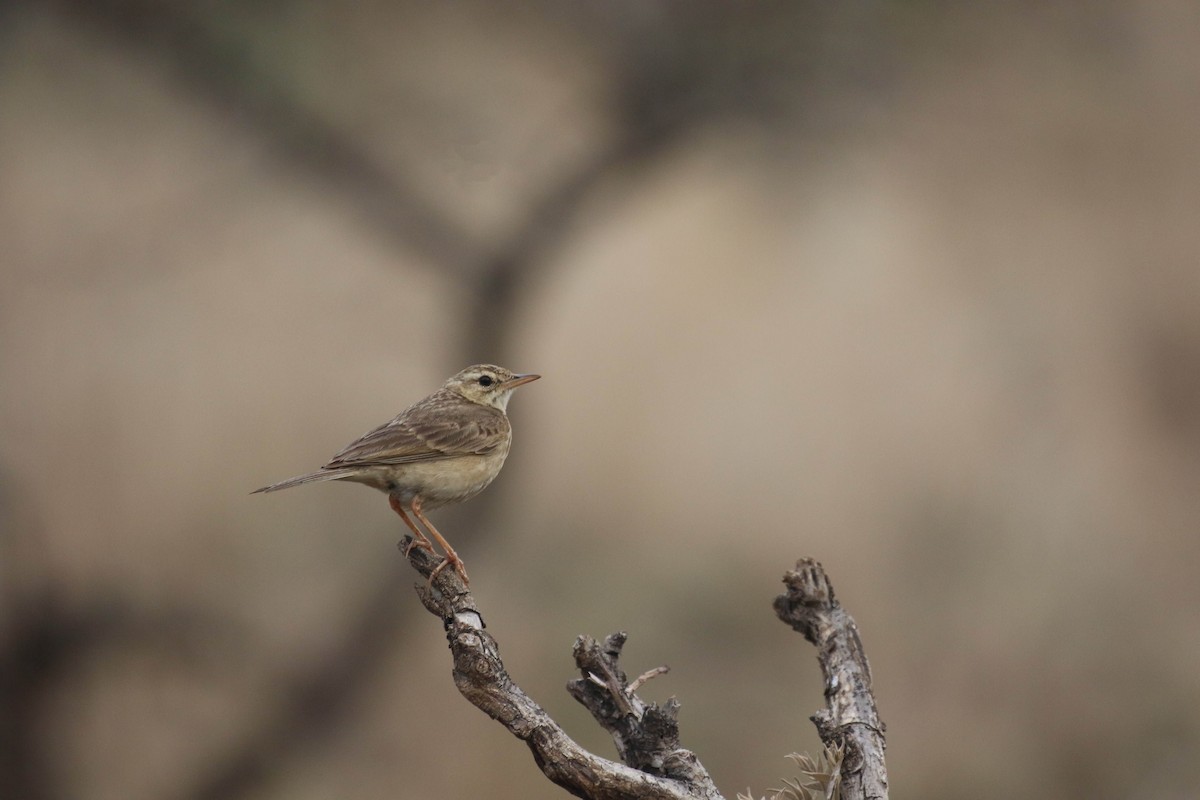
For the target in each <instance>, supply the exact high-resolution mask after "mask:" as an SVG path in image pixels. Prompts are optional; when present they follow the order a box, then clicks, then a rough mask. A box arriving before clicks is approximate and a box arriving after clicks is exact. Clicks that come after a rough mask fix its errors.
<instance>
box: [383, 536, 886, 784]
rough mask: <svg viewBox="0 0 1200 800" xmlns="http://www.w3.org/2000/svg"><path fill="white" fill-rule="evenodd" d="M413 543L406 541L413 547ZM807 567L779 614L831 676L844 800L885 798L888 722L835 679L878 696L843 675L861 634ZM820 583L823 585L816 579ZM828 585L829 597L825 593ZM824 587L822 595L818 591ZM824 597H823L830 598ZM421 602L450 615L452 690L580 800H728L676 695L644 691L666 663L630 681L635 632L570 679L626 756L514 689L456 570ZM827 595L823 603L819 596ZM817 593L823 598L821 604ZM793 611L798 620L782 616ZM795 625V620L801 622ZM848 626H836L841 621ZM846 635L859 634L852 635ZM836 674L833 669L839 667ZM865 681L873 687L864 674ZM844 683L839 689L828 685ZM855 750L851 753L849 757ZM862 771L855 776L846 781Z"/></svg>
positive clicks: (427, 556)
mask: <svg viewBox="0 0 1200 800" xmlns="http://www.w3.org/2000/svg"><path fill="white" fill-rule="evenodd" d="M408 541H409V540H408V539H405V540H404V541H402V542H401V543H400V548H401V550H402V551H405V550H406V548H407V545H408ZM407 554H408V560H409V561H410V563H411V564H412V565H413V567H414V568H415V569H416V570H417V571H418V572H419V573H420V574H421V575H422V576H424V577H425V578H426V579H428V577H429V575H430V574H431V573H432V572H433V570H434V569H435V568H436V567H437V566H438V564H439V563H440V558H439V557H438V556H436V555H434V554H432V553H430V552H429V551H427V550H425V549H422V548H419V547H415V548H412V549H411V550H408V551H407ZM801 564H802V565H807V566H806V567H805V569H804V570H803V571H801V569H800V567H798V568H797V571H796V572H789V573H788V577H787V578H786V579H785V580H787V581H788V585H789V593H788V594H787V595H784V596H782V597H780V598H779V599H777V600H776V610H777V611H778V612H779V614H780V616H781V618H783V619H785V621H788V622H790V623H791V624H793V627H796V629H797V630H800V631H801V632H802V633H804V634H805V636H806V637H807V638H808V639H809V640H810V641H812V642H814V643H815V644H817V645H818V648H819V650H820V656H819V657H820V658H821V663H822V667H823V668H825V667H826V665H827V663H828V664H829V665H830V669H826V696H827V697H829V698H830V710H828V711H826V712H822V714H819V715H817V716H815V717H813V721H814V722H816V723H817V728H818V731H819V732H820V733H821V736H822V739H824V740H825V741H826V742H827V743H830V742H834V741H836V742H843V741H844V742H846V747H847V749H848V751H850V752H848V755H847V758H846V759H845V760H844V761H843V767H842V770H843V785H842V794H841V796H842V797H843V798H846V799H847V800H849V799H850V798H858V797H886V785H887V784H886V780H887V778H886V772H883V771H882V764H883V762H882V733H881V731H882V725H881V724H880V723H879V721H878V717H876V716H874V703H873V701H872V702H871V704H870V709H871V715H869V716H864V717H862V718H861V719H860V717H859V716H856V714H859V709H858V706H857V705H851V706H847V707H846V708H843V707H842V703H841V702H840V701H839V702H838V703H837V704H835V703H834V698H840V697H841V694H840V690H839V686H838V683H837V682H836V681H842V682H849V681H853V682H854V683H855V685H856V687H857V688H856V690H855V691H853V692H851V693H850V694H849V695H848V696H847V699H848V700H849V699H853V700H855V701H858V700H860V699H861V697H860V692H859V691H858V690H860V689H861V690H865V692H866V694H867V695H868V696H869V694H870V675H869V672H864V673H862V675H857V674H856V673H852V672H849V671H846V667H844V666H843V665H848V666H854V665H858V664H861V666H862V667H863V668H864V669H865V667H866V659H865V657H862V648H861V644H860V643H859V641H858V636H857V633H854V632H853V630H854V622H853V620H852V619H850V617H849V615H848V614H846V613H845V612H844V611H843V610H842V609H841V607H840V606H838V605H837V603H836V601H835V600H834V599H833V592H832V590H831V589H829V586H828V581H827V580H824V572H823V571H821V568H820V565H818V564H816V562H813V561H804V562H801ZM818 576H819V579H818ZM821 587H823V590H822V589H821ZM811 590H816V591H811ZM822 591H823V592H824V593H823V594H822ZM417 592H418V594H419V595H420V597H421V602H422V603H423V604H424V605H425V608H426V609H428V610H429V612H430V613H432V614H434V615H435V616H437V617H438V618H440V619H441V620H442V624H443V625H444V626H445V628H446V639H447V642H448V643H449V646H450V652H451V655H452V657H453V659H454V683H455V685H456V686H457V687H458V690H459V692H461V693H462V695H463V696H464V697H466V698H467V699H468V700H469V701H471V703H472V704H474V705H475V706H476V707H477V708H479V709H480V710H481V711H483V712H484V713H485V714H487V715H488V716H490V717H491V718H492V719H494V720H496V721H497V722H499V723H500V724H501V725H503V726H504V727H505V728H506V729H507V730H508V731H509V733H511V734H512V735H513V736H516V737H517V738H518V739H520V740H521V741H523V742H525V743H526V745H528V747H529V749H530V750H531V751H532V752H533V758H534V761H535V762H536V763H537V765H538V767H539V768H540V769H541V770H542V772H543V773H544V774H545V775H546V777H547V778H549V779H550V780H551V781H553V782H554V783H556V784H558V785H559V786H562V787H563V788H564V789H566V790H567V791H568V792H570V793H571V794H573V795H575V796H576V797H582V798H589V799H590V800H635V799H636V800H646V799H648V798H650V799H654V800H658V799H661V800H724V798H723V797H722V795H721V793H720V792H719V791H718V790H717V788H716V786H715V785H714V784H713V782H712V779H711V778H710V777H709V775H708V772H707V770H705V769H704V766H703V765H702V764H701V763H700V761H699V759H697V758H696V756H695V754H694V753H692V752H691V751H690V750H687V749H685V748H684V747H682V746H681V744H680V741H679V725H678V720H677V714H678V710H679V703H678V702H677V701H676V700H674V699H671V700H669V701H668V702H667V703H666V704H664V705H662V706H659V705H657V704H655V703H647V702H646V701H644V700H642V699H641V698H640V697H639V696H638V695H637V691H636V690H637V689H638V688H639V687H640V686H641V685H642V684H644V683H645V682H646V681H647V680H650V679H651V678H653V677H655V676H657V675H660V674H662V673H663V672H665V671H666V668H665V667H659V668H656V669H653V670H650V671H648V672H646V673H643V674H642V675H641V676H639V677H637V678H635V679H634V680H633V681H630V680H629V679H628V677H627V676H626V674H625V671H624V670H623V669H622V668H621V666H620V663H619V659H620V655H621V649H622V647H623V646H624V644H625V640H626V635H625V634H624V633H615V634H612V635H611V636H609V637H607V638H606V639H605V640H604V641H603V642H597V641H596V640H595V639H592V638H591V637H587V636H581V637H579V638H578V639H577V640H576V642H575V648H574V657H575V664H576V666H577V667H578V669H579V671H580V677H578V678H575V679H574V680H572V681H570V682H569V683H568V684H567V691H568V692H570V694H571V696H572V697H574V698H575V699H576V700H578V701H579V702H580V703H581V704H583V706H584V707H586V708H587V709H588V711H590V712H591V714H592V716H593V717H594V718H595V720H596V722H597V723H599V724H600V725H601V726H602V727H603V728H604V729H605V730H607V731H608V732H609V734H610V735H611V736H612V737H613V742H614V743H615V745H616V748H617V753H618V754H619V756H620V758H621V761H620V762H617V761H612V760H609V759H606V758H601V757H600V756H597V755H595V754H593V753H590V752H588V751H587V750H585V749H584V748H582V747H581V746H580V745H579V744H578V743H577V742H575V741H574V740H573V739H571V737H569V736H568V735H567V734H566V732H564V731H563V729H562V728H561V727H560V726H559V725H558V723H556V722H555V721H554V720H553V719H551V718H550V716H549V715H548V714H547V713H546V712H545V710H543V709H542V708H541V706H539V705H538V704H537V703H535V702H534V701H533V700H532V699H531V698H530V697H529V696H528V695H527V694H525V692H524V691H522V690H521V688H520V687H519V686H517V685H516V684H515V683H513V681H512V679H511V678H510V677H509V675H508V672H507V671H506V670H505V668H504V663H503V661H502V660H501V659H500V652H499V647H498V645H497V643H496V640H495V639H493V638H492V636H491V635H490V634H489V633H488V632H487V631H486V630H485V629H484V627H485V626H484V622H483V616H482V614H480V612H479V609H478V607H477V606H476V605H475V600H474V597H473V596H472V595H471V593H470V591H469V590H468V589H467V587H466V586H465V585H464V584H463V583H462V581H461V579H460V578H459V576H458V575H457V574H455V573H454V571H453V570H442V571H441V572H440V573H439V574H438V575H437V576H436V578H435V579H434V580H433V582H432V583H431V584H430V583H426V582H422V583H420V584H419V585H418V586H417ZM820 597H823V598H824V600H819V598H820ZM814 598H818V599H814ZM785 613H786V614H788V615H789V616H785ZM793 620H795V621H793ZM847 623H848V625H849V628H839V625H845V624H847ZM847 631H849V632H851V633H852V635H848V634H847ZM851 642H852V643H853V648H854V650H853V652H852V653H850V652H847V653H844V654H838V653H837V652H835V651H838V650H839V648H842V647H845V646H848V645H849V643H851ZM831 670H832V671H831ZM864 675H865V682H864V680H863V676H864ZM831 680H833V681H835V682H834V683H830V681H831ZM860 728H862V729H865V730H866V731H867V732H874V733H875V734H878V740H879V748H878V755H879V762H878V770H876V769H875V768H874V766H871V767H870V769H868V766H867V764H866V762H867V761H868V760H869V759H873V758H874V754H875V751H874V750H870V749H868V748H867V747H866V746H865V745H861V744H858V741H859V740H858V739H857V738H855V737H856V736H858V735H860V731H859V729H860ZM851 753H852V754H853V758H851ZM847 770H853V771H854V773H855V776H856V777H853V778H852V777H851V776H850V775H849V774H847ZM868 774H869V775H872V776H874V775H876V774H878V775H881V776H882V781H883V783H882V786H883V794H879V793H875V794H869V795H866V794H854V793H853V791H851V789H852V788H862V787H865V786H868V785H871V786H874V784H868V783H867V782H866V781H864V780H863V776H865V775H868Z"/></svg>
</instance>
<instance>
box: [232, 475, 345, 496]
mask: <svg viewBox="0 0 1200 800" xmlns="http://www.w3.org/2000/svg"><path fill="white" fill-rule="evenodd" d="M353 473H354V470H352V469H321V470H317V471H316V472H310V473H308V474H307V475H297V476H296V477H294V478H288V479H287V480H286V481H280V482H279V483H272V484H271V485H270V486H264V487H262V488H261V489H255V490H254V491H253V492H251V493H250V494H258V493H259V492H278V491H279V490H280V489H290V488H292V487H293V486H299V485H301V484H303V483H316V482H317V481H336V480H337V479H338V478H344V477H346V476H347V475H352V474H353Z"/></svg>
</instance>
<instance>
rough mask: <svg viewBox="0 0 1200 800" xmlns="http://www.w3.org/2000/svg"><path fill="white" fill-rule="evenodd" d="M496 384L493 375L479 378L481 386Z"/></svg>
mask: <svg viewBox="0 0 1200 800" xmlns="http://www.w3.org/2000/svg"><path fill="white" fill-rule="evenodd" d="M495 382H496V381H495V380H494V379H493V378H492V376H491V375H480V376H479V385H480V386H491V385H492V384H493V383H495Z"/></svg>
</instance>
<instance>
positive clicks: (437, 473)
mask: <svg viewBox="0 0 1200 800" xmlns="http://www.w3.org/2000/svg"><path fill="white" fill-rule="evenodd" d="M540 377H541V376H540V375H517V374H514V373H512V372H509V371H508V370H506V369H504V368H503V367H497V366H494V365H492V364H477V365H475V366H473V367H467V368H466V369H464V370H463V371H462V372H460V373H458V374H457V375H455V376H454V377H453V378H451V379H450V380H448V381H446V383H445V385H443V386H442V388H441V389H438V390H437V391H436V392H434V393H433V394H431V395H429V396H428V397H426V398H425V399H424V400H421V401H420V402H418V403H416V404H415V405H412V406H410V407H408V408H407V409H405V410H404V411H401V412H400V413H399V414H398V415H397V416H396V417H395V418H394V419H393V420H392V421H391V422H388V423H385V424H383V425H380V426H379V427H378V428H376V429H374V430H372V431H369V432H367V433H365V434H363V436H362V437H361V438H360V439H358V440H357V441H355V442H353V443H351V444H349V445H348V446H346V447H345V448H344V449H343V450H342V451H341V452H340V453H338V454H337V455H335V456H334V457H333V459H332V460H331V461H330V462H329V463H328V464H326V465H325V466H323V467H321V468H320V469H319V470H317V471H316V472H310V473H308V474H307V475H297V476H296V477H295V478H288V479H287V480H285V481H280V482H279V483H273V484H271V485H270V486H264V487H262V488H261V489H255V490H254V492H252V493H251V494H257V493H259V492H274V491H277V490H279V489H290V488H291V487H293V486H299V485H300V484H303V483H313V482H315V481H355V482H356V483H365V484H366V485H367V486H371V487H374V488H376V489H378V490H380V491H381V492H387V495H388V503H389V504H390V505H391V507H392V510H393V511H395V512H396V513H397V514H399V515H400V519H402V520H404V524H405V525H407V526H408V528H409V530H411V531H412V532H413V542H412V544H413V545H416V546H419V547H424V548H426V549H428V550H429V551H430V552H435V551H434V549H433V545H432V543H430V541H429V538H428V537H427V536H426V535H425V534H424V533H423V532H422V531H421V529H420V528H419V527H418V526H417V524H416V523H415V522H413V517H415V518H416V519H417V521H419V522H420V523H421V525H423V526H424V527H425V529H426V530H428V531H429V533H430V534H432V535H433V538H434V539H436V540H437V543H438V544H439V545H441V546H442V549H443V550H445V552H446V558H445V560H444V561H442V563H441V564H439V565H438V566H437V568H436V569H435V570H434V571H433V573H432V574H431V575H430V576H429V580H430V581H431V582H432V581H433V579H434V577H436V576H437V574H438V573H439V572H441V571H442V570H443V569H445V568H446V567H447V566H453V567H454V569H455V570H456V571H457V572H458V574H459V575H460V576H462V579H463V582H464V583H466V582H468V581H467V571H466V569H465V568H464V567H463V563H462V559H460V558H459V557H458V553H456V552H454V548H453V547H451V546H450V543H449V542H447V541H446V540H445V538H443V537H442V535H441V534H440V533H438V530H437V528H435V527H434V526H433V523H431V522H430V521H429V519H428V518H426V516H425V513H424V512H425V511H428V510H430V509H434V508H438V507H439V506H445V505H450V504H451V503H461V502H462V501H464V500H469V499H470V498H472V497H474V496H475V495H477V494H479V493H480V492H481V491H483V490H484V489H485V488H486V487H487V485H488V484H489V483H491V482H492V481H493V480H494V479H495V478H496V476H497V475H499V474H500V468H501V467H502V466H504V459H505V458H507V457H508V449H509V446H510V445H511V444H512V426H511V425H510V424H509V422H508V415H507V414H506V413H505V412H506V410H507V409H508V399H509V397H510V396H511V395H512V392H513V389H516V388H517V387H518V386H522V385H524V384H526V383H529V382H530V381H536V380H537V379H538V378H540ZM410 514H411V515H412V516H409V515H410Z"/></svg>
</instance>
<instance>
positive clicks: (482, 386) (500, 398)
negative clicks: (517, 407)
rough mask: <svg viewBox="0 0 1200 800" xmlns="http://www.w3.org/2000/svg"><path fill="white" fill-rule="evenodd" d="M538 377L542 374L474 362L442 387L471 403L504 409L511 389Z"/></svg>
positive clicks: (506, 406)
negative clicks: (523, 372)
mask: <svg viewBox="0 0 1200 800" xmlns="http://www.w3.org/2000/svg"><path fill="white" fill-rule="evenodd" d="M540 377H542V376H541V375H532V374H529V375H518V374H516V373H514V372H510V371H508V370H506V369H505V368H504V367H497V366H495V365H493V364H476V365H475V366H473V367H467V368H466V369H464V370H463V371H462V372H460V373H458V374H457V375H455V376H454V377H453V378H451V379H450V380H448V381H446V385H445V387H444V388H446V389H449V390H450V391H452V392H456V393H458V394H460V395H462V396H463V397H465V398H467V399H468V400H470V401H471V402H472V403H479V404H480V405H485V406H492V407H493V408H498V409H500V410H501V411H505V410H506V409H507V408H508V398H509V397H510V396H511V395H512V392H513V389H516V388H517V387H518V386H522V385H524V384H526V383H529V382H530V381H536V380H537V379H538V378H540Z"/></svg>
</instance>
